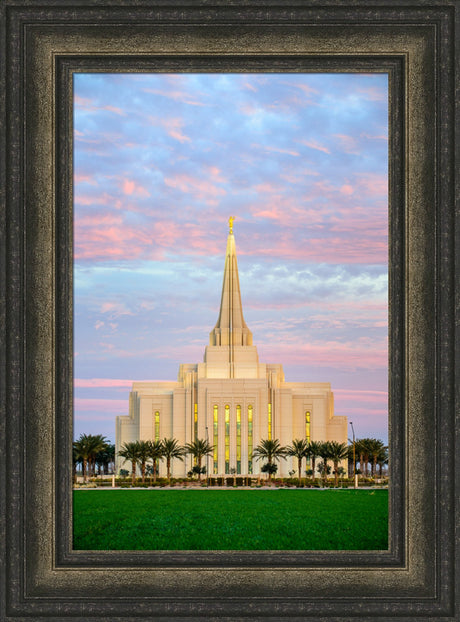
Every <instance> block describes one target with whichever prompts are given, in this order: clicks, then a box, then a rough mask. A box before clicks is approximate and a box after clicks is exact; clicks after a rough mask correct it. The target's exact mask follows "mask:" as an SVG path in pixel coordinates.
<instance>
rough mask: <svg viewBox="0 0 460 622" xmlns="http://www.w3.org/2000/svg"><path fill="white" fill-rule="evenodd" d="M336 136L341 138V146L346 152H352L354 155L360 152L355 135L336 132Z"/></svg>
mask: <svg viewBox="0 0 460 622" xmlns="http://www.w3.org/2000/svg"><path fill="white" fill-rule="evenodd" d="M334 136H335V137H336V138H338V139H339V141H340V145H339V146H340V147H341V148H342V149H343V151H345V153H350V154H353V155H359V154H360V151H359V150H358V145H357V141H356V138H355V137H354V136H347V135H346V134H334Z"/></svg>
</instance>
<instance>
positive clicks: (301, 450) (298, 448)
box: [286, 438, 308, 486]
mask: <svg viewBox="0 0 460 622" xmlns="http://www.w3.org/2000/svg"><path fill="white" fill-rule="evenodd" d="M307 449H308V441H307V439H306V438H302V439H300V440H299V439H298V438H296V439H295V440H293V441H292V445H289V446H288V447H286V455H287V456H293V457H294V458H297V469H298V471H299V486H300V483H301V474H302V460H303V458H305V456H306V452H307Z"/></svg>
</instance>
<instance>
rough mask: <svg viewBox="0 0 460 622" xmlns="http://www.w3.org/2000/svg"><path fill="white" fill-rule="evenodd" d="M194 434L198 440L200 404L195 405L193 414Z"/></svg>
mask: <svg viewBox="0 0 460 622" xmlns="http://www.w3.org/2000/svg"><path fill="white" fill-rule="evenodd" d="M193 432H194V435H195V440H196V439H197V438H198V404H195V410H194V413H193Z"/></svg>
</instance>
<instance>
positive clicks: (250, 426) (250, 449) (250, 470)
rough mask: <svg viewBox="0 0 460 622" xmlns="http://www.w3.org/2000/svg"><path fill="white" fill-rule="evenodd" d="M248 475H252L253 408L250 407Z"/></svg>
mask: <svg viewBox="0 0 460 622" xmlns="http://www.w3.org/2000/svg"><path fill="white" fill-rule="evenodd" d="M248 474H252V406H251V404H250V405H249V406H248Z"/></svg>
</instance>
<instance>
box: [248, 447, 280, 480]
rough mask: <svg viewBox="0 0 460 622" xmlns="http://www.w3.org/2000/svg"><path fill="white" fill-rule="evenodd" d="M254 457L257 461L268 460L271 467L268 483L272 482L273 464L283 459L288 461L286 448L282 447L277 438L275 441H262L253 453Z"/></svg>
mask: <svg viewBox="0 0 460 622" xmlns="http://www.w3.org/2000/svg"><path fill="white" fill-rule="evenodd" d="M252 457H253V458H255V459H256V460H260V459H263V460H267V463H268V465H269V467H268V469H267V470H268V481H269V482H271V481H272V472H271V469H272V466H271V465H272V464H273V461H274V460H279V459H280V458H283V459H284V460H286V447H281V445H280V442H279V440H278V439H277V438H275V439H274V440H271V439H262V440H261V441H260V443H259V445H257V447H256V448H255V449H254V451H253V452H252Z"/></svg>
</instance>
